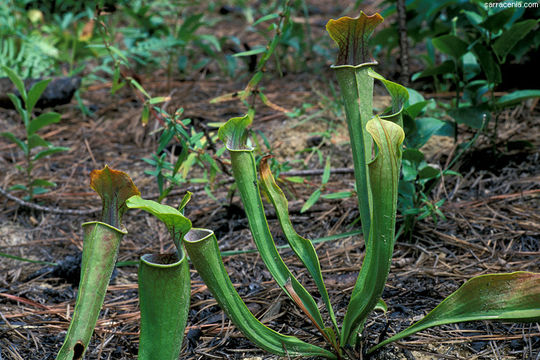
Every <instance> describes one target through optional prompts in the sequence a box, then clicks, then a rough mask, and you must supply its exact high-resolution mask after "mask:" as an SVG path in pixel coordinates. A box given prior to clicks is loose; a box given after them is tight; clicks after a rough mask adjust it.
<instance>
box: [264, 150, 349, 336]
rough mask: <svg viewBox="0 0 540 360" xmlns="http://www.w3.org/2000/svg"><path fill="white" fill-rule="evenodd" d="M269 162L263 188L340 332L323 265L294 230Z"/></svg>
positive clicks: (286, 204)
mask: <svg viewBox="0 0 540 360" xmlns="http://www.w3.org/2000/svg"><path fill="white" fill-rule="evenodd" d="M267 160H268V157H265V158H263V159H262V160H261V163H260V169H259V172H260V177H261V186H262V188H263V189H264V191H265V192H266V194H267V195H268V197H269V198H270V201H271V202H272V205H273V206H274V209H275V211H276V214H277V217H278V220H279V224H280V226H281V229H282V231H283V234H284V235H285V238H286V239H287V242H288V243H289V245H290V246H291V249H292V250H293V251H294V253H295V254H296V256H298V258H299V259H300V261H302V263H303V264H304V266H305V267H306V269H307V270H308V272H309V274H310V275H311V277H312V279H313V281H314V282H315V285H317V289H318V290H319V294H320V295H321V297H322V300H323V302H324V304H325V306H326V309H327V311H328V313H329V314H330V318H331V320H332V324H333V325H334V329H335V331H339V327H338V326H337V321H336V317H335V315H334V310H333V309H332V305H331V303H330V297H329V296H328V291H327V290H326V286H325V285H324V280H323V277H322V272H321V265H320V263H319V258H318V256H317V252H316V251H315V248H314V247H313V245H312V243H311V241H310V240H308V239H306V238H304V237H302V236H300V235H298V233H297V232H296V231H295V230H294V228H293V225H292V223H291V219H290V217H289V210H288V205H289V203H288V201H287V198H286V197H285V194H284V193H283V191H282V190H281V189H280V188H279V186H278V185H277V184H276V181H275V180H274V176H273V175H272V171H271V170H270V166H269V164H268V161H267ZM319 193H320V191H319ZM327 335H328V333H327ZM334 342H335V340H334Z"/></svg>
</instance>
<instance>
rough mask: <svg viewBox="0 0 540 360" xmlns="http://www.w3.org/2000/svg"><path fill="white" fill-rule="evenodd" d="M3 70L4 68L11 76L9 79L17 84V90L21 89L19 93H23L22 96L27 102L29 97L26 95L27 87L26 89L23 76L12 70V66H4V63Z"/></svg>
mask: <svg viewBox="0 0 540 360" xmlns="http://www.w3.org/2000/svg"><path fill="white" fill-rule="evenodd" d="M2 70H4V72H5V73H6V75H7V76H8V77H9V79H10V80H11V82H12V83H13V85H15V87H16V88H17V90H19V94H21V98H22V99H23V101H24V103H25V104H26V99H27V97H26V89H25V87H24V83H23V81H22V80H21V78H20V77H19V75H17V74H16V73H15V71H13V70H11V69H10V68H8V67H7V66H4V65H2Z"/></svg>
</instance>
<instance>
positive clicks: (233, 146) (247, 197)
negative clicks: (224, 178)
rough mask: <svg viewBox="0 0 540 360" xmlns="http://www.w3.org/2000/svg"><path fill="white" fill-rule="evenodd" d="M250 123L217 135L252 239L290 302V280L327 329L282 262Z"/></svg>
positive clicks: (235, 122) (234, 124)
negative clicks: (228, 158) (270, 224)
mask: <svg viewBox="0 0 540 360" xmlns="http://www.w3.org/2000/svg"><path fill="white" fill-rule="evenodd" d="M250 123H251V119H250V118H249V117H248V116H244V117H242V118H232V119H230V120H229V121H228V122H227V123H226V124H225V125H223V126H222V127H221V128H220V129H219V131H218V134H219V137H220V139H221V141H223V142H224V143H225V144H226V145H227V149H228V150H229V152H230V154H231V163H232V170H233V176H234V179H235V183H236V186H237V187H238V190H239V192H240V197H241V199H242V203H243V204H244V209H245V212H246V215H247V218H248V222H249V228H250V230H251V234H252V236H253V240H254V242H255V245H256V246H257V249H258V250H259V253H260V254H261V258H262V260H263V262H264V264H265V265H266V267H267V268H268V270H269V271H270V274H272V277H273V278H274V280H276V282H277V283H278V285H279V286H280V287H281V288H282V289H283V291H284V292H285V293H286V294H287V295H288V296H289V297H290V298H291V300H293V301H294V298H293V296H292V295H291V293H290V292H289V291H288V290H287V288H286V287H285V285H286V284H287V282H288V281H290V282H291V285H292V286H293V288H294V289H295V291H296V293H297V294H298V296H299V298H300V299H301V300H302V302H303V305H304V307H305V308H306V309H307V310H308V312H309V314H310V316H311V318H312V319H314V320H315V322H316V323H317V326H318V327H319V328H321V329H324V321H323V319H322V316H321V313H320V311H319V308H318V307H317V304H316V303H315V300H314V299H313V297H312V296H311V295H310V294H309V292H307V290H306V289H305V288H304V287H303V286H302V285H301V284H300V283H299V282H298V280H296V278H295V277H294V275H293V274H292V273H291V272H290V270H289V268H288V267H287V265H285V263H284V262H283V259H282V258H281V256H280V255H279V253H278V251H277V249H276V245H275V243H274V239H273V238H272V234H271V233H270V229H269V228H268V223H267V221H266V215H265V214H264V208H263V203H262V199H261V195H260V193H259V185H258V182H257V170H256V165H255V158H254V157H253V150H251V149H250V148H249V146H248V145H247V144H246V141H247V129H246V128H247V126H248V125H249V124H250Z"/></svg>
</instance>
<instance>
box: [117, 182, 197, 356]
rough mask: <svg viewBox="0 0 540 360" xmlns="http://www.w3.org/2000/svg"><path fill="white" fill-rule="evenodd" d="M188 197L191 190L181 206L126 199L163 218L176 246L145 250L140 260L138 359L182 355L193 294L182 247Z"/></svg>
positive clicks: (187, 227) (187, 224)
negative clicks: (167, 249) (165, 250)
mask: <svg viewBox="0 0 540 360" xmlns="http://www.w3.org/2000/svg"><path fill="white" fill-rule="evenodd" d="M189 197H190V194H189V193H188V195H186V197H184V200H183V201H182V202H181V205H180V209H175V208H173V207H171V206H168V205H162V204H160V203H158V202H155V201H152V200H145V199H143V198H141V197H140V196H138V195H135V196H132V197H130V198H129V199H128V200H127V202H126V205H127V207H128V208H130V209H142V210H144V211H146V212H148V213H150V214H152V215H154V216H155V217H157V218H158V219H159V220H161V221H162V222H163V223H164V224H165V226H166V227H167V230H168V231H169V233H170V235H171V237H172V240H173V242H174V244H175V246H176V251H175V252H174V253H171V254H146V255H143V256H142V257H141V259H140V262H139V274H138V275H139V276H138V282H139V306H140V310H141V328H140V336H139V354H138V359H139V360H154V359H160V360H177V359H178V357H179V356H180V351H181V348H182V340H183V338H184V330H185V328H186V322H187V317H188V312H189V304H190V296H191V292H190V290H191V281H190V277H189V265H188V261H187V258H186V256H185V253H184V251H183V249H182V239H183V238H184V236H185V235H186V233H187V232H188V231H189V230H190V229H191V221H189V219H187V218H186V217H184V216H183V215H182V213H181V211H182V209H183V207H184V206H185V205H186V203H187V201H188V200H189Z"/></svg>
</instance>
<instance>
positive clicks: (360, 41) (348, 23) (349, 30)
mask: <svg viewBox="0 0 540 360" xmlns="http://www.w3.org/2000/svg"><path fill="white" fill-rule="evenodd" d="M382 22H383V18H382V16H381V15H379V14H374V15H371V16H367V15H366V14H364V12H362V11H360V16H358V17H357V18H350V17H348V16H345V17H342V18H339V19H338V20H334V19H331V20H330V21H328V23H327V24H326V31H328V34H330V37H331V38H332V39H333V40H334V41H335V42H336V44H337V45H338V47H339V52H338V57H337V61H336V65H337V66H339V65H351V66H356V65H360V64H365V63H372V62H373V60H372V59H371V58H370V55H369V50H368V43H369V38H370V37H371V34H373V31H374V30H375V28H376V27H377V25H379V24H380V23H382Z"/></svg>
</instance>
